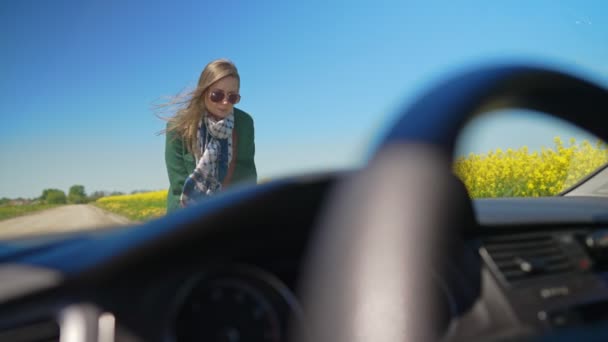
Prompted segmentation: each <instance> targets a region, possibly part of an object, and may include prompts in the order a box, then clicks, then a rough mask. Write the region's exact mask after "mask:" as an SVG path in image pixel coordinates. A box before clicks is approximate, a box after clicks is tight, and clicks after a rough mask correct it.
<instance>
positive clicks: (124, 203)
mask: <svg viewBox="0 0 608 342" xmlns="http://www.w3.org/2000/svg"><path fill="white" fill-rule="evenodd" d="M95 204H96V205H97V206H99V207H101V208H103V209H105V210H108V211H111V212H114V213H117V214H120V215H123V216H125V217H128V218H129V219H131V220H135V221H146V220H149V219H153V218H156V217H160V216H163V215H165V213H166V211H167V210H166V206H167V190H160V191H153V192H145V193H139V194H133V195H121V196H108V197H102V198H100V199H98V200H97V201H96V202H95Z"/></svg>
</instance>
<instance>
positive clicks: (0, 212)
mask: <svg viewBox="0 0 608 342" xmlns="http://www.w3.org/2000/svg"><path fill="white" fill-rule="evenodd" d="M60 205H61V204H24V205H2V206H0V220H6V219H10V218H13V217H18V216H23V215H26V214H29V213H33V212H37V211H42V210H46V209H51V208H55V207H58V206H60Z"/></svg>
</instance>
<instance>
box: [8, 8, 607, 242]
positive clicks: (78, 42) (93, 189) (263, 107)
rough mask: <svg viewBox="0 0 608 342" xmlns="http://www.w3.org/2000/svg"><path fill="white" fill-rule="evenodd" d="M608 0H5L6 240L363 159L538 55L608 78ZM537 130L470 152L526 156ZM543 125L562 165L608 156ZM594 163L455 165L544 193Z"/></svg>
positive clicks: (486, 188) (507, 188)
mask: <svg viewBox="0 0 608 342" xmlns="http://www.w3.org/2000/svg"><path fill="white" fill-rule="evenodd" d="M606 6H607V5H606V4H605V3H604V2H603V1H588V2H584V3H583V2H575V1H564V2H555V1H549V0H544V1H535V2H529V1H509V2H497V3H489V2H487V1H466V2H464V3H463V2H442V3H441V4H437V3H429V2H423V1H361V2H360V1H357V2H351V1H347V2H344V1H338V2H331V3H327V2H325V1H305V2H298V3H294V2H285V1H244V2H237V3H224V2H208V1H171V2H169V1H166V2H163V1H117V0H116V1H115V0H111V1H68V0H61V1H31V0H7V1H2V2H1V3H0V37H1V40H0V41H1V42H2V45H1V47H0V49H2V67H1V68H2V77H1V78H0V94H1V95H0V96H1V97H2V99H1V101H0V112H1V113H2V118H3V119H4V123H3V124H2V125H0V144H1V146H2V147H1V149H0V164H1V165H2V166H1V167H0V198H1V199H0V202H1V203H0V238H1V237H4V236H6V237H8V236H14V235H15V234H17V235H18V234H22V233H25V232H27V233H28V234H42V233H46V232H54V231H57V230H64V231H69V230H78V229H85V228H86V229H93V228H96V227H100V226H107V225H127V226H128V225H138V224H140V223H142V222H146V221H147V220H150V219H153V218H156V217H161V216H163V215H166V214H167V212H168V211H173V210H178V208H180V207H181V206H182V205H188V203H190V202H191V201H192V202H194V201H196V200H197V199H198V198H199V197H205V196H206V195H208V194H211V195H213V194H215V193H217V192H219V191H223V190H224V189H227V188H229V187H231V186H236V185H240V184H242V185H245V184H251V183H254V184H255V183H265V182H268V181H272V180H276V179H279V178H282V177H285V176H289V175H300V174H306V173H309V172H313V171H314V172H317V171H330V170H342V169H351V168H356V167H359V166H361V165H362V161H363V160H365V158H366V157H367V155H368V152H369V151H370V148H371V146H372V145H373V143H374V142H375V141H376V139H377V137H378V136H379V135H381V134H382V133H383V132H385V130H386V129H387V127H389V126H390V124H391V123H392V122H393V121H394V120H395V118H396V116H397V115H398V114H399V113H401V112H402V109H403V108H405V107H407V106H408V105H409V104H411V102H412V101H413V100H414V99H416V98H417V96H419V95H420V94H421V92H423V91H425V90H426V89H428V88H429V87H430V86H432V85H434V84H435V83H436V82H438V81H440V80H441V79H443V78H444V77H446V76H447V75H450V74H453V73H454V72H458V71H462V70H464V69H470V68H473V67H479V66H481V65H488V64H492V63H497V62H500V63H504V62H506V63H516V62H517V63H529V64H534V65H542V66H546V67H553V68H558V69H560V70H564V71H566V72H570V73H573V74H575V75H578V76H581V77H585V78H587V79H590V80H592V81H595V82H597V83H599V84H602V85H604V86H606V85H607V84H608V67H607V64H606V60H608V44H606V41H607V38H608V24H606V20H604V18H603V14H604V13H606ZM222 58H225V59H228V60H229V61H230V62H231V63H233V64H221V63H219V62H218V60H219V59H222ZM212 62H216V63H215V64H214V63H212ZM204 70H207V73H205V72H204ZM209 120H210V121H209ZM515 120H516V121H517V120H519V119H515ZM218 122H219V124H217V125H216V123H218ZM540 125H541V126H542V123H541V124H540ZM212 126H213V128H209V127H212ZM201 127H203V128H204V129H201ZM208 128H209V129H208ZM165 130H167V131H165ZM482 131H483V130H482ZM524 133H525V132H524V131H522V135H517V136H514V137H512V139H511V140H509V141H508V143H505V144H502V143H501V144H498V145H492V144H485V143H483V144H477V145H476V146H474V148H470V149H469V150H468V151H466V153H465V154H464V155H463V156H465V157H466V156H469V154H470V153H475V154H478V155H480V154H482V153H488V152H489V151H492V150H493V151H494V152H495V153H496V155H498V154H500V153H502V155H501V156H503V155H509V154H517V155H520V156H523V155H525V153H526V152H522V150H521V148H523V146H528V152H531V151H532V149H533V148H532V143H530V142H528V141H527V138H528V137H526V136H524ZM543 136H544V137H547V138H549V140H548V141H543V143H542V144H545V145H543V146H545V147H547V148H552V149H553V150H554V151H558V154H557V155H556V156H554V157H555V158H557V160H561V159H559V158H564V156H565V155H564V154H560V153H561V152H559V148H563V149H566V150H568V151H571V152H565V153H570V154H569V155H568V156H573V155H584V154H587V153H599V152H597V150H596V146H597V145H596V144H595V141H593V140H591V139H587V141H588V142H589V144H591V145H590V146H592V147H587V145H586V144H585V139H586V138H579V137H578V136H577V135H576V134H575V135H573V136H572V137H574V138H575V139H576V142H575V143H574V145H575V146H576V147H574V149H573V150H571V146H573V144H572V143H571V141H570V138H571V136H570V135H567V134H563V133H561V131H555V132H548V133H547V134H545V135H543ZM558 136H559V137H560V139H561V141H560V142H557V141H556V140H554V139H555V138H557V137H558ZM470 146H471V145H470ZM470 146H469V147H470ZM534 146H535V147H534V148H535V149H536V148H540V147H541V145H539V144H536V145H534ZM560 146H561V147H560ZM497 148H500V149H502V152H498V151H497V150H496V149H497ZM509 148H510V149H511V150H512V151H511V152H510V151H509ZM556 149H557V150H556ZM538 151H539V152H538V153H541V154H542V153H544V152H542V150H538ZM547 153H548V152H547ZM500 158H503V157H500ZM594 158H595V157H594ZM593 160H594V163H591V164H585V167H584V168H583V169H576V170H575V172H574V173H572V172H570V171H565V172H566V174H567V175H566V176H564V175H563V174H561V173H560V174H559V175H556V176H555V177H557V178H559V181H556V182H553V183H543V182H544V181H543V182H541V181H538V182H536V181H532V182H531V183H530V182H526V181H518V183H517V186H511V185H509V184H510V183H504V182H503V183H501V184H502V185H500V186H502V187H503V188H502V190H498V189H497V188H496V187H498V186H499V185H498V183H497V182H496V181H495V180H494V179H493V178H491V177H489V176H488V175H487V174H486V173H483V172H488V169H487V168H486V167H483V166H481V165H484V164H476V166H471V167H469V166H467V165H469V164H467V163H466V161H464V160H461V161H460V164H459V166H456V170H457V172H460V174H461V176H462V177H463V178H466V179H468V181H467V182H468V183H467V185H468V186H473V185H471V184H473V183H474V182H477V181H478V180H479V182H481V183H479V184H482V185H483V186H480V187H479V189H482V188H483V189H482V190H479V192H475V193H474V196H475V197H488V196H511V195H513V196H537V195H538V196H541V195H542V196H545V195H555V194H558V193H559V192H560V191H562V190H563V189H564V188H565V187H567V186H568V185H570V184H572V183H573V182H575V180H576V179H579V178H581V177H584V175H585V174H588V173H590V172H592V171H593V170H594V168H595V167H596V166H597V165H598V164H600V163H602V162H603V161H604V160H602V159H601V158H599V157H598V158H595V159H593ZM575 164H577V163H575ZM513 165H519V164H517V163H514V164H513ZM543 165H544V164H543ZM577 165H578V164H577ZM513 167H515V168H516V167H519V166H513ZM547 167H549V168H550V166H547ZM197 169H198V170H199V171H197V172H199V174H198V175H195V170H197ZM463 170H466V171H463ZM480 170H483V172H482V171H480ZM548 170H549V169H548ZM551 170H553V169H551ZM568 170H570V167H568ZM538 171H539V172H541V176H538V179H541V178H542V179H545V178H546V177H549V176H548V175H549V174H550V173H544V171H540V170H538ZM514 172H515V171H514ZM517 172H526V171H522V170H519V171H517ZM547 172H549V171H547ZM556 172H557V171H556ZM560 172H561V171H560ZM193 175H194V176H193ZM201 177H203V178H201ZM557 178H556V179H557ZM473 180H474V181H473ZM543 186H544V188H543ZM475 191H477V190H475ZM85 210H86V213H85ZM43 212H45V213H48V212H53V213H54V214H49V216H42V217H41V216H37V215H39V214H40V213H43ZM58 212H61V214H60V215H59V214H57V213H58ZM33 213H35V214H33ZM60 217H63V219H62V218H60ZM77 218H80V219H77ZM2 234H4V235H2Z"/></svg>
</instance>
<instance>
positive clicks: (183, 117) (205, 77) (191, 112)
mask: <svg viewBox="0 0 608 342" xmlns="http://www.w3.org/2000/svg"><path fill="white" fill-rule="evenodd" d="M229 76H232V77H234V78H236V79H237V81H238V83H239V85H240V83H241V78H240V77H239V73H238V70H237V68H236V66H235V65H234V63H232V62H231V61H230V60H228V59H225V58H220V59H216V60H214V61H211V62H210V63H209V64H207V66H205V69H203V71H202V72H201V75H200V77H199V79H198V84H197V86H196V88H195V89H194V90H192V91H189V92H186V93H185V94H184V93H182V94H178V95H176V96H175V97H173V98H172V99H171V100H170V101H169V102H168V103H165V104H161V105H159V106H158V107H159V108H166V107H168V108H174V107H175V106H177V107H178V109H177V110H174V112H175V115H174V116H173V117H170V118H164V117H162V116H161V118H162V119H164V120H167V121H168V122H169V123H168V125H167V129H166V130H163V131H161V132H160V133H168V132H175V133H177V135H178V136H179V137H180V138H181V139H182V140H183V141H184V143H185V145H186V146H187V147H188V150H189V151H190V152H191V153H194V154H195V155H196V156H197V157H200V155H199V154H200V151H199V149H198V148H197V145H196V144H197V134H198V123H199V121H200V119H201V115H203V113H205V112H206V108H205V96H207V93H208V90H209V87H210V86H211V85H212V84H214V83H215V82H217V81H219V80H221V79H222V78H225V77H229Z"/></svg>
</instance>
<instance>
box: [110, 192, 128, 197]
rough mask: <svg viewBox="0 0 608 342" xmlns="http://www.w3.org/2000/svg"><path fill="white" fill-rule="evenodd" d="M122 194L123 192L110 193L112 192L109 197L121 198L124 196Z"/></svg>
mask: <svg viewBox="0 0 608 342" xmlns="http://www.w3.org/2000/svg"><path fill="white" fill-rule="evenodd" d="M124 194H125V193H124V192H120V191H112V192H111V193H110V196H122V195H124Z"/></svg>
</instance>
